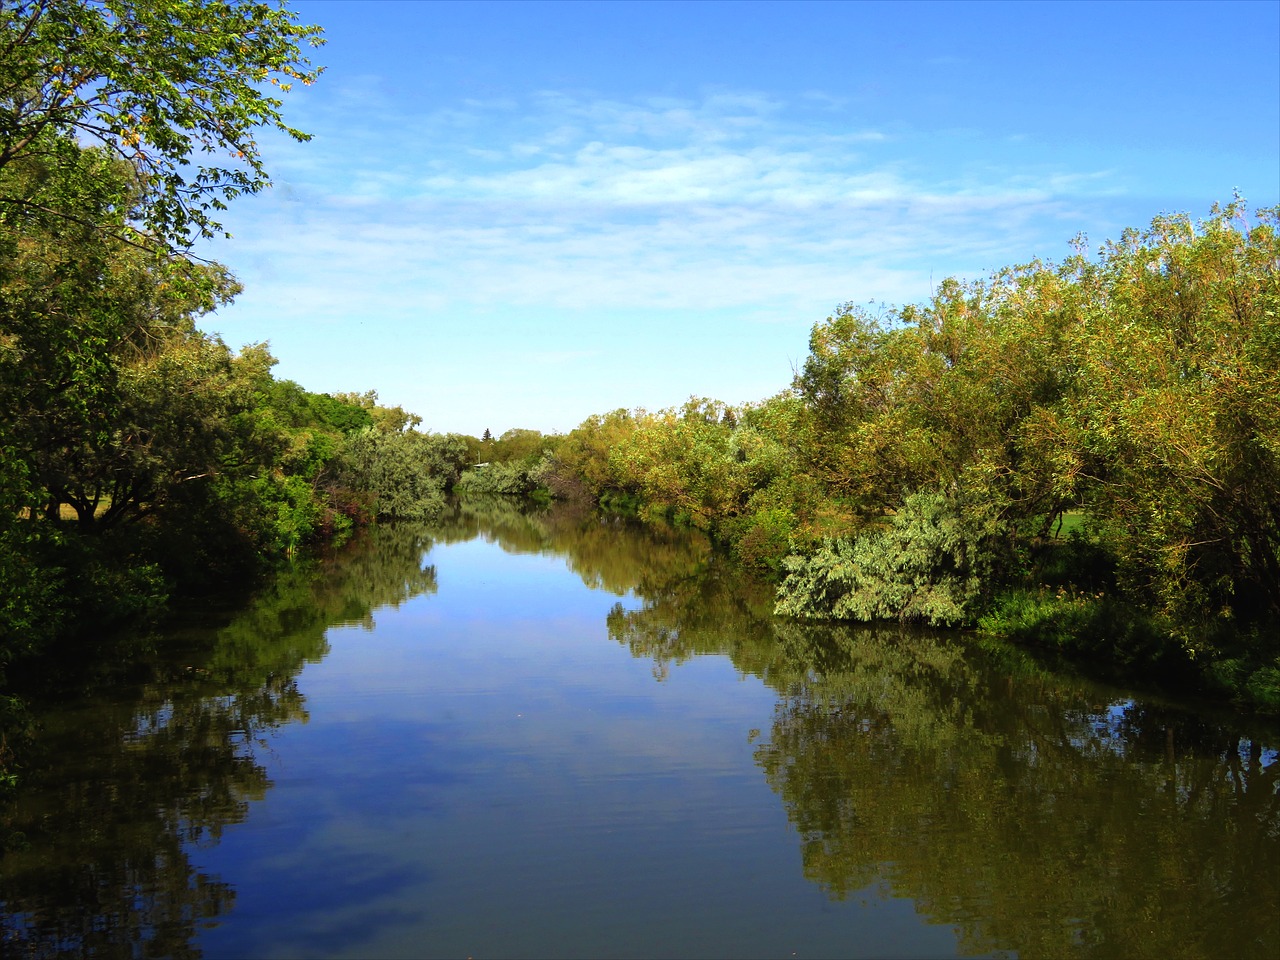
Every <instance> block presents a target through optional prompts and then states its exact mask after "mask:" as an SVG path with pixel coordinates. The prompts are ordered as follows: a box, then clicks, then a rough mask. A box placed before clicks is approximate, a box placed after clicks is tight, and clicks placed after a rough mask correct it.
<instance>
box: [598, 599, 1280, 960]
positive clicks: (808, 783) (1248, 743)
mask: <svg viewBox="0 0 1280 960" xmlns="http://www.w3.org/2000/svg"><path fill="white" fill-rule="evenodd" d="M728 580H729V578H728V577H727V576H725V575H721V576H719V577H717V576H714V575H712V576H706V577H703V578H701V579H698V580H696V581H691V580H689V579H686V578H676V579H674V580H673V581H672V582H671V583H670V584H669V585H667V587H666V588H664V589H662V590H660V591H658V592H657V593H655V594H653V595H651V596H648V597H646V599H645V603H644V605H643V606H642V607H641V609H639V610H632V611H624V610H623V609H622V608H621V607H618V608H615V610H614V612H613V614H612V615H611V616H610V618H609V629H610V634H611V636H612V637H613V638H614V639H615V640H617V641H619V642H621V643H625V644H626V645H627V646H628V647H629V648H630V649H631V651H632V652H633V653H634V654H636V655H638V656H647V657H651V658H652V659H653V660H654V663H655V674H656V675H657V676H658V677H659V679H661V678H662V677H663V676H665V675H666V672H667V671H668V670H669V669H670V665H671V664H673V663H680V662H682V661H683V660H685V659H687V658H689V657H691V656H695V655H699V654H713V653H720V654H723V655H725V656H728V657H729V658H731V659H732V661H733V662H734V664H735V665H736V666H737V667H738V669H739V670H740V671H742V672H743V673H747V674H752V675H754V676H757V677H759V678H760V679H762V680H763V681H764V682H765V683H767V684H768V685H770V686H771V687H772V688H774V689H775V690H777V692H778V694H779V701H778V704H777V707H776V709H775V712H774V716H773V721H772V727H771V729H770V730H769V731H768V733H767V734H765V735H763V736H762V735H761V733H760V731H753V732H752V733H751V737H752V739H753V741H755V742H756V743H757V747H756V762H757V764H758V765H759V766H760V768H761V770H762V771H763V773H764V776H765V777H766V779H767V781H768V783H769V785H770V786H771V787H772V789H773V790H774V791H775V792H776V793H777V794H778V796H779V797H780V798H781V799H782V802H783V804H784V806H785V808H786V811H787V815H788V817H789V819H790V821H791V823H792V825H793V826H794V828H795V829H796V831H797V832H798V834H799V836H800V843H801V848H802V857H803V865H804V872H805V875H806V876H807V877H808V878H809V879H811V880H812V881H814V882H816V883H818V884H820V885H821V886H822V888H823V889H825V890H826V891H827V893H828V895H829V896H831V897H832V898H833V899H837V900H841V899H845V898H846V897H849V896H852V895H857V894H860V893H863V892H865V891H866V889H867V888H868V887H871V888H878V889H880V890H881V891H882V892H884V893H886V894H890V895H894V896H900V897H910V898H911V899H912V900H914V901H915V903H916V905H917V909H918V910H920V911H921V912H922V913H924V914H925V915H927V916H929V917H931V918H932V919H933V920H934V921H936V922H938V923H945V924H949V925H951V926H953V927H954V928H955V929H956V930H957V931H958V933H959V936H960V945H961V948H962V949H963V950H964V951H965V952H972V953H990V952H1000V951H1014V952H1016V953H1017V954H1019V955H1024V956H1053V957H1060V956H1080V955H1089V956H1092V955H1099V956H1122V957H1142V956H1154V957H1184V956H1185V957H1221V956H1241V957H1244V956H1263V957H1274V956H1277V955H1280V920H1278V918H1277V911H1276V905H1277V904H1280V870H1277V867H1276V864H1277V863H1280V758H1278V756H1277V752H1276V750H1275V749H1273V747H1274V745H1275V744H1276V743H1277V742H1278V741H1277V738H1276V732H1275V730H1274V728H1273V727H1271V726H1269V725H1262V724H1256V725H1254V728H1253V729H1243V730H1242V728H1241V724H1240V721H1239V719H1238V718H1227V719H1224V720H1222V721H1217V720H1214V719H1213V718H1212V717H1209V716H1207V715H1203V714H1197V713H1193V712H1189V711H1185V710H1179V709H1175V708H1173V707H1170V706H1162V705H1160V704H1157V703H1153V702H1150V701H1144V700H1135V699H1133V698H1131V697H1128V696H1126V695H1125V694H1123V693H1122V692H1118V691H1115V690H1108V689H1106V688H1103V687H1100V686H1098V685H1096V684H1092V683H1089V682H1085V681H1082V680H1078V679H1072V678H1067V677H1063V676H1058V675H1053V674H1049V673H1047V672H1045V671H1044V670H1043V669H1041V668H1039V667H1038V666H1037V665H1036V664H1035V663H1034V662H1033V661H1031V660H1030V659H1029V658H1026V657H1023V656H1020V655H1019V654H1018V653H1016V652H1015V651H1011V650H1008V649H999V648H996V649H980V648H978V647H977V646H976V645H974V644H973V643H972V642H969V641H966V640H964V639H963V638H961V637H959V636H955V635H948V634H943V633H935V632H927V631H921V630H912V629H907V628H903V627H894V626H889V627H825V626H812V625H800V624H795V623H786V622H782V623H778V622H776V621H773V620H772V618H771V617H770V616H769V615H768V612H767V604H763V603H760V602H759V601H758V599H757V600H756V601H755V602H753V599H752V597H751V595H750V593H749V592H748V593H745V594H744V592H743V591H742V590H741V589H740V588H739V587H738V585H736V584H730V583H728V582H727V581H728ZM1264 742H1265V743H1267V744H1270V745H1272V747H1265V746H1264Z"/></svg>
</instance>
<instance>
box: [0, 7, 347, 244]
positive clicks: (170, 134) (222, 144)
mask: <svg viewBox="0 0 1280 960" xmlns="http://www.w3.org/2000/svg"><path fill="white" fill-rule="evenodd" d="M322 42H323V41H322V39H321V37H320V28H319V27H315V26H304V25H301V24H299V23H298V22H297V16H296V14H293V13H292V12H290V11H289V10H287V9H286V8H285V7H284V6H283V4H281V5H273V4H270V3H259V2H242V0H181V2H180V0H19V2H14V3H6V4H4V5H3V6H2V7H0V171H3V170H5V169H6V168H7V167H9V166H10V165H12V164H14V163H16V162H19V161H21V160H23V159H24V158H32V157H38V158H40V159H41V160H42V161H43V162H45V163H47V164H49V165H50V166H51V167H53V168H54V170H55V171H56V173H55V176H57V177H59V178H66V177H67V176H70V175H72V174H73V171H70V170H67V169H66V168H65V167H64V163H63V162H64V159H65V157H66V154H65V151H64V150H63V149H62V146H63V145H64V144H66V143H68V142H72V143H81V144H100V145H101V146H102V147H103V148H104V150H105V151H106V152H107V153H108V154H109V155H111V156H113V157H116V158H119V159H121V160H123V161H125V162H126V163H127V164H128V165H129V167H130V168H131V169H132V170H133V171H134V172H135V176H136V180H137V184H138V186H139V187H140V190H139V193H138V198H137V207H136V209H135V211H134V212H135V213H136V215H137V219H138V222H140V223H141V225H142V227H143V229H144V230H145V235H146V236H147V237H148V238H150V239H152V240H156V241H159V242H161V243H164V244H171V245H176V246H183V245H185V244H186V243H187V242H189V241H190V240H191V239H192V237H193V236H196V235H200V236H210V235H212V234H213V233H214V232H215V231H217V230H218V229H220V224H219V223H218V222H217V220H216V219H215V217H216V214H217V212H218V211H220V210H222V209H225V205H226V201H228V200H230V199H232V198H234V197H236V196H238V195H240V194H242V193H254V192H257V191H259V190H261V189H263V188H264V187H266V186H268V185H269V184H270V180H269V178H268V176H267V173H266V170H265V168H264V167H263V163H262V156H261V150H260V148H259V146H258V144H257V142H256V140H255V139H254V135H255V132H256V131H257V130H258V129H259V128H261V127H272V128H275V129H277V130H280V131H282V132H284V133H285V134H287V135H289V136H290V137H293V138H294V139H297V140H306V139H308V135H307V134H305V133H303V132H301V131H299V130H296V129H294V128H293V127H290V126H288V125H287V124H286V123H284V121H283V119H282V116H281V113H280V107H281V100H280V99H279V97H278V96H276V95H275V94H276V92H277V91H287V90H288V89H289V87H290V85H291V83H293V82H295V81H297V82H301V83H304V84H309V83H311V82H312V81H314V79H315V78H316V76H317V75H318V73H319V70H318V69H316V68H314V67H313V66H312V65H311V63H310V62H309V61H308V60H307V58H306V57H305V56H304V55H303V52H302V49H303V47H304V46H308V45H309V46H318V45H319V44H320V43H322ZM195 155H200V156H202V157H203V156H206V155H207V156H209V157H211V158H217V159H215V160H213V161H212V162H210V163H209V164H208V165H204V164H192V163H191V160H192V157H193V156H195ZM6 186H7V187H11V186H12V184H11V183H10V184H6ZM0 204H3V205H18V206H24V207H30V208H34V209H37V210H43V209H47V208H45V207H44V206H43V204H41V203H40V201H39V199H38V198H36V197H33V196H31V195H30V194H23V193H21V192H17V191H14V190H12V189H5V190H4V191H3V194H2V195H0ZM57 214H58V215H59V216H62V217H64V218H71V217H74V216H75V215H74V214H73V213H72V212H71V211H68V210H60V211H57ZM112 226H113V227H115V228H117V229H121V228H120V225H119V224H112ZM121 232H122V233H123V234H124V235H128V236H132V237H134V238H135V239H137V238H138V237H139V236H140V235H139V234H135V233H132V232H131V231H129V230H128V229H121Z"/></svg>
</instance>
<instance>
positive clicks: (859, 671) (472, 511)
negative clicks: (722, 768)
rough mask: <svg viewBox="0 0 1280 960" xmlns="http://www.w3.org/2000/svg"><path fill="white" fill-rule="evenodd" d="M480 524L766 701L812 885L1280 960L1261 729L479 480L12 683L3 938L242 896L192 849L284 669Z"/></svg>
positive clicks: (257, 791)
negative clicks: (862, 613) (729, 668)
mask: <svg viewBox="0 0 1280 960" xmlns="http://www.w3.org/2000/svg"><path fill="white" fill-rule="evenodd" d="M476 536H483V537H484V538H485V539H487V540H489V541H490V542H493V543H496V544H498V545H499V546H500V547H501V548H502V549H503V550H505V551H507V552H510V553H538V554H547V555H556V556H561V557H563V558H564V560H565V563H566V564H567V566H568V567H569V569H570V570H572V571H573V573H574V574H575V575H576V576H578V577H580V578H581V579H582V581H583V582H584V583H586V584H588V585H590V586H592V587H596V588H599V589H603V590H606V591H610V592H612V593H614V594H616V595H618V596H623V595H626V594H628V593H632V594H634V597H636V598H638V600H639V607H638V608H636V604H635V602H634V601H629V602H628V603H627V604H626V605H625V606H624V604H622V603H619V604H618V605H616V606H615V607H614V609H613V610H612V612H610V614H609V615H608V619H607V628H608V632H609V636H610V637H611V638H612V639H613V640H614V641H616V642H618V643H620V644H623V645H624V646H626V647H627V648H628V649H629V650H630V651H631V653H632V654H633V655H635V656H637V657H643V658H649V659H651V660H652V661H653V663H654V673H655V675H656V676H657V677H658V678H659V679H661V678H663V677H665V676H667V675H668V673H669V672H670V671H671V670H672V669H674V668H676V667H677V665H679V664H680V663H682V662H684V661H686V660H688V659H690V658H692V657H696V656H700V655H714V656H724V657H727V658H729V660H730V661H731V662H732V663H733V664H734V666H735V667H736V668H737V670H738V671H739V672H740V673H741V674H743V675H750V676H754V677H758V678H759V679H760V680H761V681H763V682H764V683H765V684H766V685H767V686H768V687H769V688H770V689H771V690H773V691H775V692H776V694H777V697H778V701H777V704H776V707H775V710H774V714H773V717H772V724H771V727H770V728H769V729H768V730H766V731H764V732H761V731H749V732H748V731H743V735H744V736H745V737H747V738H748V739H749V740H751V741H752V742H753V743H754V744H755V754H754V756H755V761H756V763H757V764H758V765H759V767H760V769H761V771H762V772H763V775H764V777H765V779H766V780H767V782H768V784H769V786H770V787H771V788H772V789H773V791H774V792H775V793H776V794H777V795H778V796H779V797H780V798H781V800H782V803H783V805H784V807H785V809H786V812H787V815H788V817H789V819H790V821H791V823H792V825H793V826H794V827H795V829H796V831H797V833H798V834H799V838H800V844H801V851H802V862H803V869H804V872H805V875H806V876H807V877H808V878H809V879H810V880H811V881H813V882H814V883H816V884H818V885H819V886H820V887H821V888H822V889H823V890H825V891H826V893H827V894H828V895H829V896H830V897H832V898H833V899H845V898H853V897H857V896H866V895H868V893H869V892H870V891H875V890H881V891H884V892H885V893H888V894H891V895H893V896H898V897H909V898H911V899H912V900H913V901H914V902H915V904H916V906H917V909H918V910H920V911H921V912H922V913H923V914H925V915H926V916H928V917H930V918H931V919H932V920H934V921H936V922H938V923H943V924H948V925H951V926H953V927H955V928H956V929H957V931H958V933H959V936H960V946H961V949H962V950H965V951H973V952H999V951H1013V952H1016V953H1018V954H1020V955H1026V956H1054V957H1057V956H1095V955H1097V956H1126V957H1128V956H1132V957H1140V956H1162V957H1164V956H1167V957H1180V956H1188V957H1198V956H1215V957H1216V956H1266V957H1274V956H1277V955H1280V915H1278V912H1277V911H1276V909H1275V907H1276V904H1277V903H1278V902H1280V882H1278V879H1277V871H1276V867H1275V865H1276V863H1277V862H1278V859H1277V855H1278V854H1280V759H1278V757H1277V752H1276V751H1275V749H1272V748H1271V747H1268V746H1264V745H1274V744H1276V743H1277V742H1280V738H1278V737H1277V735H1276V730H1275V729H1274V726H1268V725H1264V724H1252V725H1251V724H1249V723H1246V722H1244V721H1241V720H1240V719H1239V718H1232V717H1228V718H1224V719H1221V720H1218V719H1215V718H1213V717H1212V716H1209V715H1206V714H1204V713H1196V712H1192V711H1184V710H1180V709H1177V708H1174V707H1172V706H1168V705H1161V704H1159V703H1157V702H1154V701H1149V700H1142V699H1135V698H1131V697H1129V696H1128V695H1126V694H1124V693H1122V692H1119V691H1115V690H1108V689H1106V688H1103V687H1100V686H1098V685H1096V684H1093V683H1090V682H1086V681H1083V680H1078V679H1072V678H1069V677H1063V676H1060V675H1056V674H1052V673H1049V672H1047V671H1045V670H1043V669H1041V668H1039V667H1038V666H1037V665H1036V664H1035V663H1034V662H1033V661H1031V660H1030V659H1028V658H1026V657H1023V656H1021V655H1019V654H1017V653H1016V652H1013V651H1010V650H1008V649H1005V648H981V647H979V646H977V645H975V644H974V643H972V642H971V641H969V640H966V639H965V638H963V637H961V636H960V635H956V634H947V633H940V632H931V631H922V630H911V629H906V628H902V627H876V628H870V627H823V626H818V625H809V624H806V625H801V624H795V623H789V622H779V621H777V620H775V619H774V618H773V616H772V613H771V608H772V593H771V591H770V590H769V589H768V588H767V587H762V586H758V585H752V584H751V583H749V582H744V581H743V579H742V578H741V576H740V575H739V574H738V573H737V572H736V571H733V570H732V569H730V568H728V567H727V566H725V565H724V564H723V563H722V561H721V560H720V559H719V558H718V557H717V556H715V555H714V554H713V553H712V551H711V550H710V548H709V546H708V544H707V543H706V541H705V539H702V538H700V537H696V536H692V537H690V536H686V535H684V534H681V533H675V532H667V533H655V532H652V531H636V530H634V529H632V528H631V526H630V525H628V524H626V523H624V522H622V521H619V520H608V519H602V518H600V517H598V516H595V515H594V514H590V513H585V512H575V511H565V510H553V511H547V512H540V513H535V514H533V515H529V514H526V513H524V512H522V511H520V510H518V509H516V508H515V507H513V505H512V504H511V503H510V502H509V501H504V500H496V499H495V500H492V501H474V502H468V503H465V504H462V505H460V506H458V508H457V509H455V510H454V511H453V512H452V513H451V514H450V515H449V516H448V517H446V518H445V519H444V520H443V521H442V522H441V523H440V524H439V525H438V526H436V527H433V528H432V529H431V530H430V531H426V532H424V531H422V530H415V529H412V528H406V527H391V528H382V529H379V530H376V531H373V532H372V534H371V538H370V540H369V542H367V543H365V544H362V545H357V546H355V547H354V548H353V549H352V550H350V551H348V552H347V553H346V554H345V555H344V556H342V557H339V558H337V559H336V560H335V561H334V562H333V563H331V564H325V565H320V566H317V567H314V568H297V569H294V570H291V571H288V572H286V573H285V574H284V575H283V576H281V577H280V578H279V579H278V580H277V581H276V582H275V583H274V584H273V585H272V586H271V587H270V588H269V589H268V590H266V591H264V592H263V594H262V595H260V596H259V597H258V598H257V599H256V600H255V601H254V603H253V604H252V605H251V606H250V607H249V608H248V609H247V610H245V611H244V612H243V613H241V614H239V615H238V616H236V617H235V619H233V620H231V621H230V622H229V623H226V624H225V625H223V626H222V627H221V628H218V629H211V628H204V627H192V628H190V629H187V630H186V631H184V632H183V633H181V634H180V635H179V636H178V637H176V638H171V639H170V640H168V641H166V643H165V645H164V646H163V647H162V648H159V649H157V651H156V654H155V655H154V656H153V657H151V658H150V659H147V660H140V659H138V658H137V657H136V656H134V657H131V658H128V659H126V658H123V657H112V656H111V655H110V653H109V651H102V653H103V655H102V656H98V657H95V658H94V659H93V660H91V661H89V660H85V661H84V662H74V663H73V662H72V661H70V660H69V659H68V660H67V661H66V662H65V663H64V669H63V670H62V675H61V676H60V677H59V679H58V681H57V683H55V684H53V685H52V686H50V687H49V688H47V689H45V690H44V691H43V693H39V692H37V693H38V695H37V696H36V698H35V699H34V701H33V704H34V706H33V710H34V711H35V713H36V714H37V716H43V717H44V718H45V720H44V726H43V730H42V731H41V735H40V737H41V739H40V745H41V746H40V749H41V751H42V752H41V754H40V755H39V757H38V758H37V761H36V762H34V763H32V764H30V765H29V766H28V768H27V769H26V770H25V771H24V778H25V781H24V783H25V786H24V790H23V792H22V793H21V794H20V795H19V796H18V798H17V799H16V800H15V801H13V802H12V803H11V804H10V808H9V809H7V810H5V811H4V813H3V817H4V820H5V822H6V824H7V826H8V827H9V828H10V829H12V830H16V831H21V832H22V833H24V834H25V835H26V838H27V840H28V843H29V846H28V848H27V849H25V850H16V851H13V852H10V853H9V854H7V855H6V857H5V859H4V861H3V863H2V864H0V867H2V868H3V872H2V875H0V902H2V903H3V916H0V933H2V935H3V938H4V939H3V951H0V952H4V953H6V954H15V955H19V956H32V957H43V956H58V955H74V956H81V955H85V954H90V953H98V954H109V955H117V954H125V955H136V956H172V957H184V956H191V955H194V953H195V952H196V951H195V949H194V948H193V947H192V946H191V945H192V944H193V943H194V942H195V940H196V938H197V931H198V930H199V929H200V928H201V926H202V925H204V924H206V923H212V922H213V921H215V920H216V919H217V918H218V917H220V916H222V915H224V914H225V913H226V912H227V911H228V910H229V909H230V908H231V907H232V905H233V903H234V896H235V895H234V891H233V890H232V889H231V887H230V886H229V885H228V884H227V883H226V882H224V881H223V880H222V879H221V878H220V877H217V876H210V875H207V874H204V873H201V872H200V871H199V870H197V869H196V868H195V866H194V865H193V862H192V850H193V848H197V847H198V846H199V845H201V844H210V843H216V842H217V840H218V838H219V837H220V836H221V833H222V831H223V830H224V829H225V828H226V827H227V826H228V825H231V824H235V823H238V822H240V821H242V820H243V819H244V818H245V816H246V815H247V810H248V807H249V805H250V803H251V802H252V801H254V800H256V799H259V798H261V797H263V796H264V795H265V794H266V792H267V791H268V790H269V789H270V787H271V781H270V779H269V777H268V774H267V770H266V754H265V752H266V751H269V750H270V743H271V735H272V732H273V731H274V730H277V729H279V728H280V727H282V726H283V725H286V724H289V723H292V722H294V721H297V720H303V719H305V718H306V715H307V714H306V703H305V701H304V698H303V697H302V695H301V693H300V692H299V689H298V686H297V677H298V675H299V673H300V671H301V669H302V667H303V665H304V664H306V663H307V662H310V661H315V660H318V659H320V658H321V657H323V656H324V655H325V654H326V652H327V650H328V644H327V641H326V631H327V629H328V628H329V627H330V626H333V625H335V624H361V625H363V626H365V627H366V628H371V627H372V626H373V620H374V617H375V615H376V611H377V610H378V609H380V608H386V607H394V606H397V605H398V604H401V603H403V602H405V601H407V600H409V599H411V598H412V597H415V596H419V595H421V594H424V593H430V592H433V591H434V590H435V570H434V568H432V567H430V566H424V565H423V556H424V554H425V553H426V551H427V549H429V547H430V546H431V544H432V542H433V541H434V542H455V541H461V540H469V539H472V538H474V537H476ZM123 663H130V664H132V665H131V666H128V667H125V666H121V664H123ZM73 668H74V669H73ZM41 697H43V699H41ZM59 703H64V704H65V703H77V704H80V706H78V707H77V708H76V709H75V710H71V711H69V710H67V709H66V708H65V707H61V708H60V707H59V706H58V704H59ZM42 704H43V705H44V706H42Z"/></svg>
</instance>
